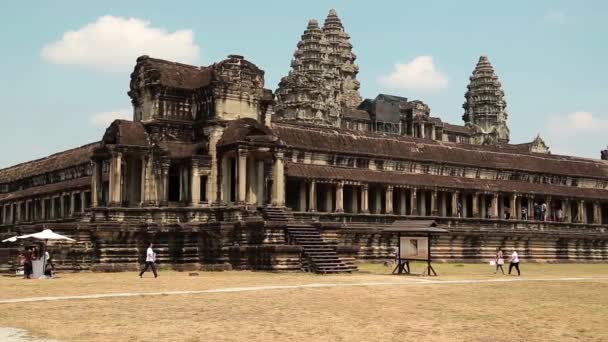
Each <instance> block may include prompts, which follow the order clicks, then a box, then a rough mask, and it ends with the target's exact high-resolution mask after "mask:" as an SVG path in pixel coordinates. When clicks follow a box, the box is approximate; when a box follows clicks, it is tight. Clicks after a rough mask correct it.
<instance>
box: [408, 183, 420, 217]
mask: <svg viewBox="0 0 608 342" xmlns="http://www.w3.org/2000/svg"><path fill="white" fill-rule="evenodd" d="M417 191H418V189H416V188H411V189H410V208H411V212H410V215H413V216H417V215H419V214H420V213H419V212H418V196H417V195H418V194H417V193H416V192H417Z"/></svg>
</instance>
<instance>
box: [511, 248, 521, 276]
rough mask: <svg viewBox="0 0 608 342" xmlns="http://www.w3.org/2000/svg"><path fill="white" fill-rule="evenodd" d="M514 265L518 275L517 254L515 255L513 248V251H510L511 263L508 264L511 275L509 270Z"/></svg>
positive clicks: (519, 273)
mask: <svg viewBox="0 0 608 342" xmlns="http://www.w3.org/2000/svg"><path fill="white" fill-rule="evenodd" d="M513 267H515V269H516V270H517V275H518V276H520V275H521V272H520V271H519V255H517V251H516V250H515V248H513V253H511V263H510V264H509V275H511V270H512V269H513Z"/></svg>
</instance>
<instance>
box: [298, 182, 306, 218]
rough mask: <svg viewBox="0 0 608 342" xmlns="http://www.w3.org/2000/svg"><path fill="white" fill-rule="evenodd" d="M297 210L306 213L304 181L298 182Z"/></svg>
mask: <svg viewBox="0 0 608 342" xmlns="http://www.w3.org/2000/svg"><path fill="white" fill-rule="evenodd" d="M298 210H299V211H306V182H305V181H304V180H301V181H300V188H299V197H298Z"/></svg>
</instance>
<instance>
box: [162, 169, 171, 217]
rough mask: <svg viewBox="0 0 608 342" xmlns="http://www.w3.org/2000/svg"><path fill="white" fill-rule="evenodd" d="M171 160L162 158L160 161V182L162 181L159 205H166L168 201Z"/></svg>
mask: <svg viewBox="0 0 608 342" xmlns="http://www.w3.org/2000/svg"><path fill="white" fill-rule="evenodd" d="M170 166H171V162H170V161H168V160H163V161H162V163H161V179H162V181H161V183H162V195H161V199H160V205H161V206H166V205H167V203H169V167H170Z"/></svg>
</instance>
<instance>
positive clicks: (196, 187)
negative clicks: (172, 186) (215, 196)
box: [189, 158, 201, 207]
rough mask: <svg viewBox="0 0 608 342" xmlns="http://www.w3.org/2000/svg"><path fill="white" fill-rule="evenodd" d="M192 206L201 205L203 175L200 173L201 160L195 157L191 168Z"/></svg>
mask: <svg viewBox="0 0 608 342" xmlns="http://www.w3.org/2000/svg"><path fill="white" fill-rule="evenodd" d="M189 205H190V206H191V207H200V205H201V175H200V173H199V161H198V159H195V158H193V159H192V162H191V170H190V203H189Z"/></svg>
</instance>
